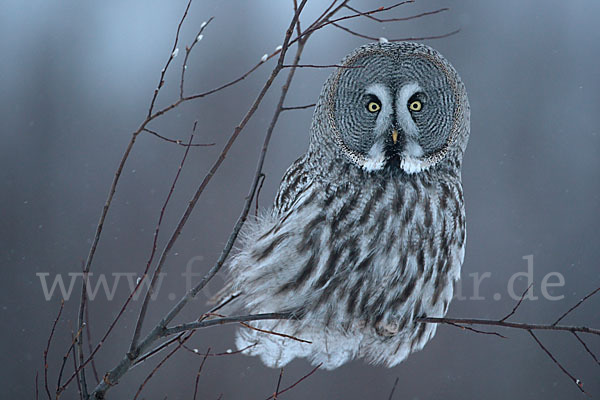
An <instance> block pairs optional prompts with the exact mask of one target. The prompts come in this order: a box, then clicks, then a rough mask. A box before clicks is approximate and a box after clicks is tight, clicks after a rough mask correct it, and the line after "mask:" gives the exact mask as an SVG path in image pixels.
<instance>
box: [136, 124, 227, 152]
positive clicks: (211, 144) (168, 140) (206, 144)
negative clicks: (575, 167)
mask: <svg viewBox="0 0 600 400" xmlns="http://www.w3.org/2000/svg"><path fill="white" fill-rule="evenodd" d="M142 130H143V131H144V132H147V133H149V134H151V135H154V136H156V137H157V138H159V139H162V140H164V141H166V142H169V143H174V144H178V145H180V146H183V147H189V146H191V147H208V146H214V145H215V143H190V144H187V143H184V142H183V141H182V140H179V139H169V138H168V137H165V136H162V135H161V134H159V133H158V132H156V131H153V130H151V129H148V128H144V129H142Z"/></svg>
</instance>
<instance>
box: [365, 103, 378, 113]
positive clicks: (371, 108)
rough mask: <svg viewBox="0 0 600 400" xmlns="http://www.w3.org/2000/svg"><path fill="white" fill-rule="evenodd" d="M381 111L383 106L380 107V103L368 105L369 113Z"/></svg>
mask: <svg viewBox="0 0 600 400" xmlns="http://www.w3.org/2000/svg"><path fill="white" fill-rule="evenodd" d="M380 109H381V106H380V105H379V103H377V102H375V101H372V102H370V103H369V105H367V110H369V112H372V113H376V112H377V111H379V110H380Z"/></svg>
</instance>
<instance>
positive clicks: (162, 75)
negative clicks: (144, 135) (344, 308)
mask: <svg viewBox="0 0 600 400" xmlns="http://www.w3.org/2000/svg"><path fill="white" fill-rule="evenodd" d="M192 1H193V0H188V3H187V6H186V7H185V11H184V13H183V16H182V17H181V19H180V20H179V25H177V33H176V34H175V42H174V43H173V48H172V49H171V54H170V55H169V58H168V59H167V63H166V64H165V67H164V68H163V69H162V70H161V71H160V80H159V81H158V86H157V87H156V89H154V95H153V96H152V101H151V102H150V108H148V115H147V117H146V118H147V119H148V118H150V117H151V116H152V111H153V110H154V103H155V102H156V98H157V97H158V93H159V92H160V89H161V88H162V87H163V85H164V84H165V74H166V73H167V70H168V69H169V65H170V64H171V61H173V59H174V58H175V57H176V56H177V44H178V43H179V32H181V26H182V25H183V22H184V21H185V19H186V17H187V14H188V11H189V10H190V6H191V5H192Z"/></svg>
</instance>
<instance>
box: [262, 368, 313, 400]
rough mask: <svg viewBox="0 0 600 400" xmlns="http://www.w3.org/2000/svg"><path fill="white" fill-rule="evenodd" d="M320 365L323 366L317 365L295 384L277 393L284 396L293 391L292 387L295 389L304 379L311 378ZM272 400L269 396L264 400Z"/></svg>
mask: <svg viewBox="0 0 600 400" xmlns="http://www.w3.org/2000/svg"><path fill="white" fill-rule="evenodd" d="M321 365H323V363H319V365H317V366H316V367H314V368H313V369H312V370H311V371H310V372H309V373H308V374H306V375H304V376H303V377H302V378H300V379H298V380H297V381H296V382H294V383H293V384H291V385H290V386H288V387H286V388H285V389H282V390H281V391H280V392H279V394H284V393H285V392H287V391H288V390H290V389H293V388H294V387H296V385H298V384H299V383H300V382H302V381H303V380H305V379H306V378H308V377H309V376H311V375H312V374H314V373H315V372H317V370H318V369H319V368H321ZM272 398H273V396H272V395H271V396H269V397H267V398H266V399H265V400H271V399H272Z"/></svg>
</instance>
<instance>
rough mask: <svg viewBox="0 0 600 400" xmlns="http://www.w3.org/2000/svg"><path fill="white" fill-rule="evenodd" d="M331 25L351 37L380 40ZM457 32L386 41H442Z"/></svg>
mask: <svg viewBox="0 0 600 400" xmlns="http://www.w3.org/2000/svg"><path fill="white" fill-rule="evenodd" d="M331 25H333V26H335V27H336V28H338V29H341V30H343V31H344V32H348V33H349V34H351V35H354V36H358V37H361V38H363V39H369V40H375V41H377V40H379V39H380V38H378V37H374V36H369V35H365V34H363V33H359V32H356V31H353V30H352V29H350V28H346V27H345V26H342V25H340V24H337V23H335V22H331ZM458 32H460V29H456V30H454V31H452V32H449V33H445V34H443V35H434V36H421V37H405V38H399V39H387V41H388V42H413V41H417V40H433V39H443V38H447V37H449V36H452V35H455V34H457V33H458Z"/></svg>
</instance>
